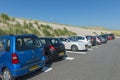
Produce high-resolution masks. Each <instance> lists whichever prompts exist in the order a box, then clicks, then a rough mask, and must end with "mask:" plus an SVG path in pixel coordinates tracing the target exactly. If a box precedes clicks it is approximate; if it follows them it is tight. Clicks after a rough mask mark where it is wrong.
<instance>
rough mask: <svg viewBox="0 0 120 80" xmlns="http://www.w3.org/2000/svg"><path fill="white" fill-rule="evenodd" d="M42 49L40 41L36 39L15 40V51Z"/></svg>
mask: <svg viewBox="0 0 120 80" xmlns="http://www.w3.org/2000/svg"><path fill="white" fill-rule="evenodd" d="M40 47H42V44H41V42H40V40H38V39H37V38H31V37H29V38H28V37H27V38H17V39H16V48H17V50H27V49H35V48H40Z"/></svg>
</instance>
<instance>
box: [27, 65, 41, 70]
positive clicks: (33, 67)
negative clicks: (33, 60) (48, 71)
mask: <svg viewBox="0 0 120 80" xmlns="http://www.w3.org/2000/svg"><path fill="white" fill-rule="evenodd" d="M37 68H39V66H38V65H35V66H32V67H31V68H30V69H29V70H30V71H33V70H35V69H37Z"/></svg>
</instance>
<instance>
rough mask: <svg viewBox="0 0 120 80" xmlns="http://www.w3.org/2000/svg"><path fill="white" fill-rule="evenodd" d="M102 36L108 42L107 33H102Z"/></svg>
mask: <svg viewBox="0 0 120 80" xmlns="http://www.w3.org/2000/svg"><path fill="white" fill-rule="evenodd" d="M100 37H102V38H104V39H105V41H104V43H107V41H108V38H107V35H105V34H103V35H100Z"/></svg>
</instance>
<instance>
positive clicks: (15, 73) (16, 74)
mask: <svg viewBox="0 0 120 80" xmlns="http://www.w3.org/2000/svg"><path fill="white" fill-rule="evenodd" d="M44 65H45V60H43V61H40V62H37V63H34V64H32V65H27V66H24V67H22V68H21V67H20V65H19V64H17V65H14V67H15V68H14V70H12V74H13V76H14V77H19V76H23V75H25V74H28V73H30V72H33V71H35V70H38V69H40V68H43V67H44ZM32 68H33V69H32Z"/></svg>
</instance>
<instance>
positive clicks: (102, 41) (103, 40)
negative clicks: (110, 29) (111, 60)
mask: <svg viewBox="0 0 120 80" xmlns="http://www.w3.org/2000/svg"><path fill="white" fill-rule="evenodd" d="M97 37H98V38H99V39H100V42H101V44H102V43H106V40H105V39H104V38H103V37H102V36H97Z"/></svg>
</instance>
